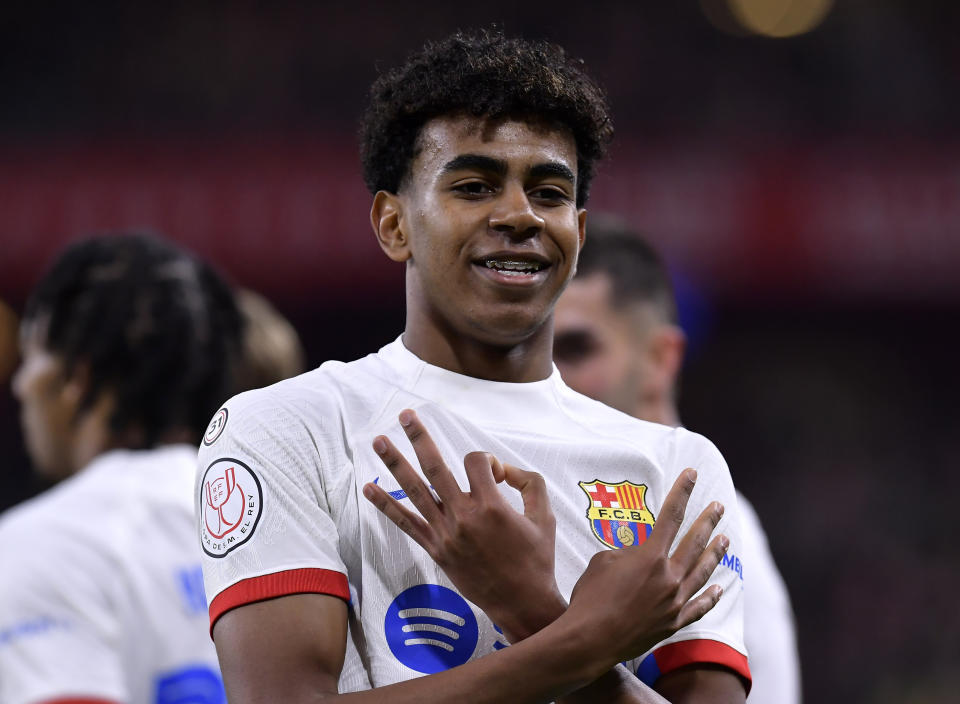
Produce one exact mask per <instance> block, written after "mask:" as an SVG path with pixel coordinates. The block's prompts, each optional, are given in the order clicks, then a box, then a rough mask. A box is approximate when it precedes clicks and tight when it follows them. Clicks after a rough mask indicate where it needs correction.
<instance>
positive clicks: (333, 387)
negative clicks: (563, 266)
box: [196, 340, 749, 691]
mask: <svg viewBox="0 0 960 704" xmlns="http://www.w3.org/2000/svg"><path fill="white" fill-rule="evenodd" d="M404 408H412V409H414V410H416V411H417V413H418V414H419V416H420V418H421V420H422V421H423V423H424V425H425V426H426V428H427V429H428V430H429V431H430V434H431V436H432V437H433V439H434V440H435V442H436V444H437V447H438V448H439V450H440V452H441V453H442V454H443V456H444V458H445V459H446V461H447V464H448V466H449V467H450V468H451V470H452V471H453V473H454V475H455V476H456V477H457V480H458V482H459V483H460V485H461V487H463V488H466V487H468V482H467V479H466V475H465V472H464V469H463V464H462V458H463V457H464V455H466V454H467V453H469V452H471V451H474V450H485V451H488V452H491V453H493V454H494V455H496V456H497V457H499V458H500V460H501V461H503V462H508V463H510V464H514V465H516V466H518V467H523V468H525V469H530V470H535V471H537V472H540V473H541V474H542V475H543V476H544V477H545V479H546V482H547V487H548V492H549V498H550V502H551V505H552V507H553V511H554V513H555V514H556V518H557V546H556V548H557V550H556V553H557V560H556V569H557V583H558V586H559V588H560V591H561V592H562V593H563V594H564V595H565V596H566V597H568V598H569V596H570V593H571V591H572V589H573V586H574V584H575V583H576V581H577V579H578V578H579V577H580V575H581V574H582V573H583V570H584V569H585V568H586V566H587V563H588V561H589V560H590V558H591V556H592V555H593V554H595V553H596V552H597V551H599V550H605V549H615V548H618V547H621V546H624V545H631V544H637V543H641V542H643V541H644V540H646V537H647V535H648V534H649V532H650V529H651V527H652V524H653V522H654V521H655V519H656V517H657V515H658V513H659V510H660V506H661V504H662V502H663V500H664V498H665V495H666V493H667V491H668V490H669V489H670V487H671V486H672V484H673V482H674V480H675V479H676V477H677V475H678V474H679V473H680V472H681V471H682V470H683V469H684V468H686V467H694V468H696V469H697V470H698V472H699V479H698V482H697V486H696V488H695V490H694V493H693V496H692V497H691V500H690V505H689V508H688V510H687V520H686V525H685V527H684V529H683V530H684V531H685V530H686V528H687V527H689V525H690V524H691V523H692V522H693V520H694V519H695V518H696V516H697V515H699V513H700V512H701V511H702V510H703V508H705V507H706V505H707V504H708V503H709V502H710V501H711V500H714V499H716V500H719V501H721V502H723V504H724V505H725V506H726V508H727V511H726V513H725V515H724V517H723V519H722V520H721V523H720V526H719V530H720V531H722V532H724V533H725V534H726V535H727V536H729V538H730V541H731V544H730V549H729V552H728V555H727V557H726V558H725V559H724V563H723V564H722V565H721V566H719V567H718V568H717V570H716V572H715V574H714V575H713V578H712V580H711V581H712V583H719V584H721V585H722V586H723V589H724V594H723V597H722V598H721V600H720V603H719V604H718V605H717V606H716V607H715V608H714V609H713V610H712V611H711V612H710V613H709V614H707V616H706V617H704V618H703V619H702V620H700V621H699V622H697V623H695V624H692V625H691V626H689V627H687V628H685V629H683V630H681V631H680V632H678V633H676V634H675V635H674V636H672V637H671V638H669V639H668V640H667V641H665V642H664V643H662V644H661V645H660V646H658V648H657V649H656V650H655V653H654V654H652V655H651V656H650V657H647V658H645V659H644V658H640V659H638V660H637V661H636V663H634V667H635V668H636V667H639V673H638V674H639V675H640V676H641V677H642V678H644V679H645V680H650V679H652V678H655V677H656V676H657V673H664V672H667V671H670V670H673V669H675V668H677V667H681V666H683V665H687V664H690V663H695V662H709V663H720V664H723V665H726V666H728V667H730V668H732V669H734V670H735V671H737V672H739V673H741V674H742V675H743V676H744V677H749V670H748V668H747V661H746V657H745V648H744V645H743V635H742V622H743V602H742V592H741V576H742V571H743V567H742V564H741V562H740V558H739V555H740V537H739V520H738V518H737V509H736V498H735V495H734V489H733V484H732V482H731V480H730V475H729V472H728V470H727V467H726V465H725V463H724V461H723V459H722V457H721V456H720V454H719V453H718V452H717V450H716V449H715V448H714V446H713V445H712V444H711V443H710V442H709V441H707V440H705V439H704V438H703V437H701V436H699V435H696V434H694V433H691V432H689V431H686V430H683V429H672V428H668V427H665V426H660V425H654V424H651V423H645V422H643V421H638V420H636V419H634V418H630V417H629V416H626V415H624V414H622V413H620V412H618V411H615V410H613V409H611V408H608V407H606V406H604V405H602V404H600V403H597V402H596V401H592V400H590V399H588V398H587V397H585V396H582V395H580V394H578V393H576V392H574V391H573V390H571V389H570V388H569V387H567V386H566V385H565V384H564V383H563V381H562V380H561V379H560V375H559V372H557V371H556V369H554V372H553V374H552V375H551V376H550V377H549V378H548V379H545V380H543V381H537V382H532V383H525V384H511V383H502V382H492V381H484V380H480V379H475V378H472V377H467V376H463V375H460V374H455V373H453V372H450V371H447V370H445V369H441V368H439V367H435V366H432V365H429V364H426V363H425V362H423V361H422V360H420V359H419V358H417V357H416V356H415V355H413V354H412V353H411V352H409V351H408V350H407V349H406V348H405V347H404V346H403V344H402V342H401V341H399V340H398V341H396V342H394V343H392V344H390V345H388V346H386V347H384V348H383V349H382V350H380V352H379V353H377V354H373V355H369V356H368V357H366V358H364V359H361V360H358V361H356V362H352V363H349V364H343V363H340V362H327V363H326V364H324V365H323V366H322V367H320V368H319V369H317V370H315V371H313V372H309V373H307V374H304V375H302V376H300V377H297V378H295V379H290V380H287V381H284V382H280V383H279V384H276V385H274V386H271V387H268V388H266V389H260V390H257V391H251V392H248V393H245V394H242V395H240V396H237V397H235V398H233V399H232V400H230V401H229V402H228V403H227V405H226V406H225V407H224V408H223V409H221V411H220V412H218V414H217V416H215V418H214V421H213V423H212V424H211V428H210V430H209V431H208V433H207V436H206V438H205V439H204V445H203V446H202V447H201V451H200V465H199V474H198V486H197V492H196V493H197V497H198V511H199V523H200V534H201V543H202V547H203V549H204V552H205V556H204V559H203V565H204V578H205V582H206V586H207V595H208V598H209V599H210V602H211V603H210V618H211V625H212V624H213V623H215V622H216V619H217V618H218V617H219V616H221V615H222V614H223V613H224V612H226V611H228V610H229V609H231V608H234V607H236V606H240V605H243V604H247V603H251V602H255V601H258V600H262V599H267V598H271V597H275V596H281V595H285V594H294V593H301V592H317V593H325V594H332V595H336V596H339V597H341V598H344V599H348V600H349V602H350V605H351V608H350V611H349V613H350V624H349V625H350V629H351V635H350V637H349V638H348V643H347V659H346V664H345V666H344V671H343V674H342V675H341V680H340V689H341V691H352V690H356V689H364V688H368V687H371V686H373V687H378V686H382V685H386V684H391V683H394V682H397V681H401V680H405V679H410V678H413V677H416V676H418V675H421V674H428V673H434V672H439V671H441V670H445V669H448V668H451V667H455V666H457V665H461V664H463V663H465V662H467V661H468V660H470V659H473V658H478V657H482V656H484V655H486V654H488V653H491V652H493V651H494V650H497V649H499V648H502V647H505V645H506V642H505V640H504V639H503V636H502V635H501V634H500V633H499V632H498V631H497V629H496V628H495V626H494V624H493V623H491V621H490V620H489V619H488V618H487V617H486V615H485V614H484V613H483V612H481V611H480V610H479V609H478V608H477V607H476V606H474V605H472V604H470V603H468V602H467V601H466V600H465V599H464V598H463V597H462V596H461V595H460V594H459V593H458V592H457V590H456V589H455V588H454V587H453V585H452V583H451V582H450V580H448V579H447V578H446V576H445V575H444V574H443V572H442V571H441V570H440V569H439V568H438V567H437V566H436V565H435V564H434V563H433V561H432V560H431V559H430V557H429V555H427V553H426V552H425V551H424V550H423V549H422V548H420V546H418V545H417V544H416V543H415V542H414V541H413V540H411V539H410V538H409V537H407V536H406V535H405V534H404V533H402V532H401V531H400V530H399V529H398V528H396V527H395V526H394V524H393V523H392V522H390V521H389V520H388V519H387V518H385V517H384V516H383V515H381V514H380V512H379V511H377V509H376V508H375V507H374V506H373V505H372V504H370V503H369V502H368V501H367V500H366V499H364V498H363V496H362V494H361V487H362V486H363V485H364V484H365V483H367V482H371V481H373V482H377V483H379V485H380V486H382V487H383V488H384V489H386V490H387V491H390V492H392V493H393V495H394V496H395V497H396V498H399V499H400V500H403V499H404V494H403V492H402V491H401V490H400V488H399V486H398V485H397V484H396V482H395V481H394V480H393V477H392V476H391V475H390V472H389V471H388V470H386V468H385V467H384V466H383V463H382V462H381V460H380V459H379V458H378V457H377V455H376V453H375V452H374V451H373V449H372V447H371V443H372V441H373V438H374V437H376V436H377V435H380V434H383V435H386V436H388V437H389V438H390V439H391V440H392V441H393V442H394V443H395V444H396V446H397V447H398V448H399V449H400V450H401V451H402V452H404V454H405V455H406V456H407V457H408V458H409V459H410V460H411V462H416V457H415V455H414V453H413V448H412V447H411V446H410V443H409V441H408V440H407V438H406V436H405V435H404V434H403V432H402V430H401V428H400V425H399V423H398V421H397V416H398V414H399V412H400V411H401V410H403V409H404ZM501 490H502V491H503V492H504V495H505V496H506V497H507V498H508V500H509V501H510V502H511V504H512V505H513V506H514V507H515V508H516V509H517V510H520V511H522V501H521V499H520V497H519V495H518V494H517V493H516V492H514V491H513V490H512V489H509V488H502V489H501ZM517 559H523V556H522V555H518V556H517ZM357 644H360V645H359V648H360V650H361V651H362V652H363V657H362V658H361V657H360V656H359V653H358V650H357V648H358V646H357ZM641 660H642V661H643V663H644V664H643V665H639V663H640V662H641Z"/></svg>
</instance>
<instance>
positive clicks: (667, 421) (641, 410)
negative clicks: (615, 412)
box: [630, 399, 680, 428]
mask: <svg viewBox="0 0 960 704" xmlns="http://www.w3.org/2000/svg"><path fill="white" fill-rule="evenodd" d="M630 415H632V416H633V417H634V418H641V419H643V420H649V421H651V422H653V423H661V424H663V425H669V426H671V427H674V428H676V427H677V426H679V425H680V413H679V412H678V411H677V406H676V404H674V403H673V401H672V400H670V399H653V400H642V399H641V400H640V401H638V402H637V407H636V408H635V409H634V412H633V413H631V414H630Z"/></svg>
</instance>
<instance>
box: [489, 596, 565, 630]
mask: <svg viewBox="0 0 960 704" xmlns="http://www.w3.org/2000/svg"><path fill="white" fill-rule="evenodd" d="M514 603H518V602H516V601H515V602H514ZM566 610H567V601H566V599H564V598H563V596H562V595H561V594H560V592H559V591H558V590H557V589H554V590H553V591H552V593H550V594H546V595H541V596H539V597H538V598H536V599H530V600H526V601H524V602H523V608H522V610H521V611H517V610H516V609H512V610H510V611H504V612H503V613H502V614H497V615H495V617H494V621H495V622H496V624H497V626H499V627H500V628H501V629H502V630H503V634H504V636H506V638H507V640H508V641H510V642H511V643H518V642H519V641H521V640H524V639H525V638H529V637H530V636H532V635H533V634H534V633H537V632H538V631H541V630H543V629H544V628H546V627H547V626H549V625H550V624H551V623H553V622H554V621H556V620H557V619H558V618H560V617H561V616H562V615H563V614H564V612H565V611H566ZM491 615H492V614H491Z"/></svg>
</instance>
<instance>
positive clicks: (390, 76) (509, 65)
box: [360, 30, 613, 206]
mask: <svg viewBox="0 0 960 704" xmlns="http://www.w3.org/2000/svg"><path fill="white" fill-rule="evenodd" d="M456 113H464V114H468V115H473V116H475V117H489V118H494V119H496V118H500V117H514V118H525V117H534V118H537V119H542V120H545V121H547V122H548V123H552V124H557V125H561V126H564V127H566V128H568V129H569V130H570V131H571V132H572V133H573V137H574V139H575V140H576V144H577V171H578V173H577V205H578V206H583V205H584V204H585V203H586V201H587V196H588V194H589V190H590V181H591V179H592V178H593V172H594V164H595V162H596V161H597V160H599V159H600V158H601V157H602V156H603V155H604V153H605V151H606V148H607V145H608V144H609V142H610V140H611V138H612V137H613V123H612V122H611V120H610V114H609V110H608V107H607V103H606V98H605V96H604V93H603V91H602V89H601V88H600V87H599V86H598V85H597V84H596V83H595V82H594V81H593V80H592V79H591V78H590V77H589V76H588V75H587V74H586V73H585V72H584V69H583V65H582V62H580V61H576V60H573V59H571V58H569V57H568V56H567V55H566V54H565V53H564V51H563V49H562V48H560V47H559V46H557V45H555V44H550V43H548V42H544V41H527V40H523V39H507V38H506V37H504V36H503V34H502V33H500V32H499V31H495V30H482V31H480V32H478V33H475V34H464V33H462V32H458V33H456V34H454V35H453V36H451V37H448V38H447V39H444V40H443V41H440V42H436V43H428V44H427V45H426V46H424V48H423V49H422V50H421V51H419V52H417V53H415V54H413V55H412V56H410V58H409V59H407V61H406V63H405V64H403V65H402V66H400V67H399V68H395V69H393V70H391V71H389V72H387V73H385V74H383V75H382V76H380V77H379V78H378V79H377V80H376V81H375V82H374V84H373V85H372V86H371V88H370V102H369V105H368V107H367V110H366V113H365V114H364V116H363V118H362V120H361V124H360V144H361V147H360V152H361V160H362V162H363V176H364V180H365V181H366V184H367V188H368V189H370V192H371V193H376V192H377V191H381V190H383V191H389V192H391V193H396V192H397V191H398V190H399V188H400V186H401V185H402V183H403V180H404V178H405V177H406V176H407V174H408V172H409V169H410V163H411V161H412V160H413V158H414V157H415V156H416V149H417V144H416V140H417V137H418V136H419V134H420V130H421V128H422V127H423V125H424V124H425V123H426V122H428V121H429V120H431V119H433V118H435V117H439V116H441V115H453V114H456Z"/></svg>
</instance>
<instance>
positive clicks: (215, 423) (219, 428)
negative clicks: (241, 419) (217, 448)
mask: <svg viewBox="0 0 960 704" xmlns="http://www.w3.org/2000/svg"><path fill="white" fill-rule="evenodd" d="M229 415H230V414H229V413H228V412H227V409H226V408H225V407H224V408H221V409H220V410H219V411H217V412H216V413H215V414H214V416H213V419H212V420H211V421H210V425H208V426H207V432H205V433H204V434H203V444H204V445H206V446H207V447H209V446H210V445H212V444H213V443H215V442H216V441H217V438H218V437H220V433H222V432H223V429H224V428H226V427H227V418H228V417H229Z"/></svg>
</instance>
